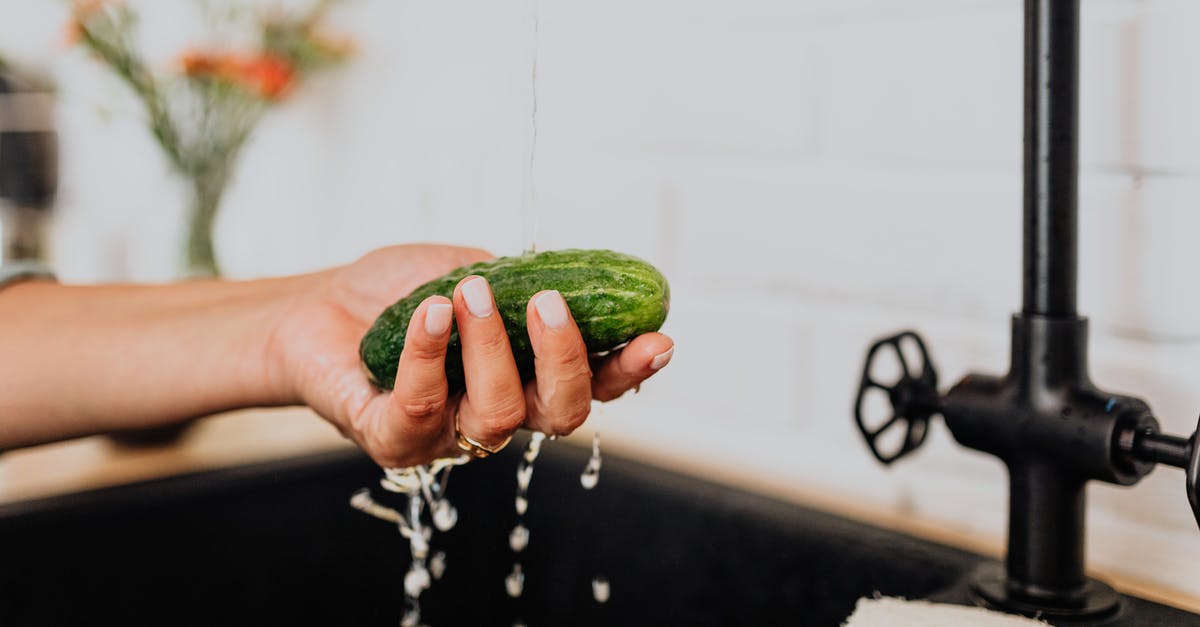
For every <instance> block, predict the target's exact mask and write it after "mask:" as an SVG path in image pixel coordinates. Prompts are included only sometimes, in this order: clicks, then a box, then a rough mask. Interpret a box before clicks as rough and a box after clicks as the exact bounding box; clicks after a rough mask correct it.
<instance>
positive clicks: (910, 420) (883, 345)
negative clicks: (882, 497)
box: [854, 331, 941, 464]
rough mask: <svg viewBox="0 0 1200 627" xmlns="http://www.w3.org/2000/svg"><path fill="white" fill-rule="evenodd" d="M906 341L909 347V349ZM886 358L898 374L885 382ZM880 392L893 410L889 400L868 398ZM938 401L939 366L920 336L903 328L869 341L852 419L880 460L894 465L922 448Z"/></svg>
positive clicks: (938, 403) (937, 406)
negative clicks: (901, 330) (934, 364)
mask: <svg viewBox="0 0 1200 627" xmlns="http://www.w3.org/2000/svg"><path fill="white" fill-rule="evenodd" d="M905 345H908V346H909V347H910V350H907V351H906V350H905ZM889 355H891V356H892V357H888V356H889ZM887 359H894V360H895V361H894V364H893V365H898V366H899V368H898V370H899V373H898V375H896V374H892V376H889V377H887V378H888V380H881V379H883V378H884V377H885V375H884V374H882V373H880V372H878V370H879V365H880V364H881V363H882V362H884V360H887ZM917 362H919V363H917ZM893 378H894V380H891V379H893ZM880 394H886V396H887V398H886V401H887V402H886V404H890V406H891V408H890V410H888V409H885V408H884V405H885V403H880V402H876V403H872V402H871V401H870V398H871V396H872V395H876V396H878V395H880ZM940 405H941V403H940V397H939V396H938V391H937V370H936V369H935V368H934V366H933V362H932V361H930V359H929V351H928V350H926V349H925V342H924V341H922V340H921V337H920V336H919V335H917V334H916V333H914V332H912V331H904V332H903V333H898V334H896V335H893V336H891V337H885V338H883V339H881V340H879V341H877V342H875V343H874V344H872V345H871V348H870V350H868V351H867V360H866V363H865V364H863V372H862V380H861V381H860V382H859V385H858V396H857V398H856V399H855V402H854V420H855V422H857V423H858V429H859V431H861V432H862V435H863V438H865V439H866V441H867V446H868V447H870V449H871V453H873V454H874V455H875V458H876V459H878V460H879V461H881V462H883V463H884V464H891V463H892V462H894V461H896V460H897V459H900V458H901V457H904V456H905V455H907V454H909V453H911V452H912V451H913V450H914V449H916V448H917V447H918V446H920V445H921V444H922V443H923V442H924V441H925V435H926V433H927V432H928V427H929V418H930V417H931V416H932V415H933V414H936V413H937V412H938V411H939V407H940ZM872 414H874V415H872ZM899 429H903V432H902V433H900V432H899V431H898V430H899Z"/></svg>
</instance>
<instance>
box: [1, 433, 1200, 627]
mask: <svg viewBox="0 0 1200 627" xmlns="http://www.w3.org/2000/svg"><path fill="white" fill-rule="evenodd" d="M519 444H520V443H519V442H517V443H514V446H513V447H510V449H509V450H508V451H506V452H505V453H504V454H502V455H498V456H496V457H494V458H491V459H488V460H483V461H478V462H472V463H471V464H468V465H467V466H464V467H461V468H457V469H455V470H454V471H453V473H452V475H451V481H450V487H449V491H448V492H449V494H450V499H451V501H452V502H453V503H454V504H455V505H456V506H457V507H458V510H459V514H460V515H459V523H458V525H457V526H456V527H455V528H454V529H453V530H451V531H449V532H447V533H440V534H437V535H436V536H435V538H434V550H444V551H445V552H446V554H447V563H448V568H447V570H446V574H445V576H444V577H443V578H442V579H440V580H438V581H435V582H434V584H433V587H432V588H431V589H430V590H429V591H427V592H426V593H425V595H423V597H422V605H423V608H424V620H425V622H426V623H428V624H430V625H432V626H434V627H437V626H439V625H505V626H509V625H512V624H513V622H514V620H515V619H517V618H520V619H522V620H524V621H525V622H526V623H527V624H528V625H530V626H535V625H831V626H832V625H839V624H840V623H841V622H842V621H843V620H844V619H845V618H846V617H847V616H848V615H849V614H850V612H851V611H852V610H853V607H854V603H855V601H856V600H857V599H858V598H860V597H862V596H869V595H872V594H883V595H894V596H903V597H908V598H918V597H922V598H927V597H932V598H935V599H943V600H956V599H965V597H964V593H963V591H964V590H965V587H964V585H963V582H964V580H965V576H966V574H967V573H969V572H970V571H971V570H973V569H974V568H976V567H978V566H980V565H981V564H983V563H984V562H985V560H984V558H982V557H980V556H978V555H975V554H972V553H968V552H965V551H961V550H957V549H954V548H950V547H946V546H941V545H938V544H934V543H931V542H927V541H924V540H920V539H916V538H913V537H910V536H906V535H903V534H899V533H896V532H893V531H889V530H886V529H882V528H878V527H873V526H870V525H864V524H861V523H858V522H854V521H851V520H848V519H844V518H841V517H838V516H833V515H830V514H828V513H824V512H821V511H816V510H812V509H806V508H803V507H798V506H796V505H794V504H791V503H785V502H781V501H777V500H773V499H770V498H767V497H763V496H759V495H756V494H752V493H748V492H745V491H741V490H737V489H733V488H729V487H724V486H720V485H715V484H712V483H707V482H704V481H700V480H697V479H695V478H691V477H687V476H682V475H678V474H674V473H671V472H667V471H663V470H661V469H657V468H654V467H651V466H647V465H643V464H640V463H638V462H636V461H633V460H629V459H622V458H618V457H616V456H614V455H606V456H605V460H604V469H603V472H602V473H601V479H600V484H599V486H598V487H597V488H595V489H594V490H591V491H585V490H583V489H582V488H581V487H580V484H579V474H580V471H581V470H582V469H583V467H584V464H585V461H586V459H587V454H588V452H587V451H584V450H582V449H579V448H577V447H575V446H573V445H571V444H566V443H549V444H548V445H547V446H546V447H545V448H544V450H543V453H542V457H541V458H540V459H539V460H538V462H537V465H536V468H535V471H534V477H533V482H532V485H531V486H530V490H529V495H530V508H529V512H528V513H527V515H526V525H527V526H528V527H529V528H530V530H531V532H532V535H531V541H530V544H529V547H528V549H526V550H525V552H524V553H522V555H521V563H522V566H523V569H524V571H525V573H526V584H525V593H524V595H523V596H522V597H521V598H520V599H516V600H514V599H512V598H510V597H509V596H508V595H507V594H506V592H505V590H504V583H503V582H504V577H505V575H506V574H507V573H508V572H509V571H510V570H511V569H512V565H513V561H514V559H513V554H512V552H511V550H510V549H509V547H508V540H507V538H508V533H509V531H510V530H511V529H512V526H513V524H514V522H515V520H516V514H515V512H514V510H513V498H514V494H515V468H516V463H517V456H518V452H519V451H518V449H519V448H520V447H519V446H518V445H519ZM379 475H380V473H379V470H378V468H376V467H375V466H374V465H373V464H372V463H371V462H370V461H369V460H367V459H366V458H364V457H363V456H361V455H359V454H357V453H354V452H344V453H333V454H323V455H316V456H310V457H304V458H297V459H293V460H288V461H285V462H274V463H269V464H261V465H255V466H246V467H240V468H232V469H227V470H219V471H213V472H205V473H198V474H193V475H187V476H182V477H174V478H170V479H163V480H158V481H153V482H147V483H141V484H136V485H130V486H124V487H119V488H112V489H106V490H99V491H95V492H89V493H84V494H76V495H70V496H65V497H56V498H53V499H47V500H42V501H35V502H28V503H21V504H14V505H7V506H3V507H0V625H81V624H85V623H88V624H92V623H95V624H110V623H116V624H125V625H134V624H154V625H166V624H169V625H181V624H194V625H216V624H248V623H254V624H271V625H284V624H286V625H301V624H304V625H307V624H315V625H388V626H389V627H394V626H395V625H397V624H399V618H400V614H401V612H402V610H403V586H402V583H401V582H402V580H403V575H404V572H405V571H406V569H407V566H408V552H407V551H408V548H407V543H406V542H405V541H403V540H402V539H401V537H400V535H399V534H398V533H397V530H396V528H395V527H394V526H392V525H390V524H388V523H385V522H382V521H379V520H376V519H374V518H371V517H369V516H366V515H365V514H362V513H360V512H357V511H355V510H353V509H351V508H350V507H349V505H348V501H349V497H350V495H351V494H352V493H353V492H355V491H356V490H358V489H359V488H361V487H365V486H369V487H372V489H373V492H374V493H375V494H377V495H379V494H380V492H381V491H380V490H379V489H378V488H377V486H378V479H379ZM381 498H382V497H381ZM598 575H599V576H603V577H605V578H607V579H608V580H609V581H610V582H611V597H610V599H609V600H608V601H607V602H606V603H603V604H601V603H598V602H597V601H596V600H595V599H594V598H593V594H592V588H591V582H592V579H593V578H594V577H596V576H598ZM1109 622H1110V623H1111V624H1130V625H1172V626H1179V625H1200V616H1196V615H1193V614H1188V613H1185V612H1182V611H1179V610H1175V609H1172V608H1168V607H1165V606H1162V605H1157V604H1154V603H1149V602H1147V601H1143V600H1140V599H1127V600H1126V601H1125V602H1124V603H1123V605H1122V610H1121V613H1120V615H1119V616H1117V617H1115V618H1114V619H1113V620H1110V621H1109Z"/></svg>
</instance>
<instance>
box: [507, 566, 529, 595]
mask: <svg viewBox="0 0 1200 627" xmlns="http://www.w3.org/2000/svg"><path fill="white" fill-rule="evenodd" d="M504 589H505V590H506V591H507V592H508V596H510V597H512V598H514V599H515V598H517V597H520V596H521V593H522V592H524V591H525V573H523V572H521V565H520V564H513V569H512V572H511V573H509V574H508V576H507V577H505V578H504Z"/></svg>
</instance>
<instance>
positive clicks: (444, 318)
mask: <svg viewBox="0 0 1200 627" xmlns="http://www.w3.org/2000/svg"><path fill="white" fill-rule="evenodd" d="M453 314H454V306H453V305H451V304H449V303H433V304H432V305H430V306H428V307H426V308H425V332H426V333H428V334H429V335H442V334H443V333H445V332H446V331H448V330H450V317H451V316H452V315H453Z"/></svg>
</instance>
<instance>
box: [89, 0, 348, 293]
mask: <svg viewBox="0 0 1200 627" xmlns="http://www.w3.org/2000/svg"><path fill="white" fill-rule="evenodd" d="M333 1H334V0H315V1H314V2H311V3H309V5H308V6H307V7H305V8H303V9H291V10H285V9H284V8H282V7H281V6H279V5H274V6H272V7H270V8H269V9H265V10H264V7H262V6H261V4H259V6H250V7H247V6H246V5H247V4H253V3H244V2H242V3H236V2H235V3H232V4H231V5H230V8H229V10H230V11H233V12H237V13H238V15H237V16H235V17H236V18H237V20H234V21H235V22H238V23H248V24H250V28H251V29H252V35H253V36H252V39H255V40H256V41H255V42H254V43H253V44H252V45H250V46H247V47H249V48H250V49H249V50H243V49H231V48H232V47H230V46H227V45H226V46H213V47H201V48H192V49H189V50H187V51H185V52H184V53H183V54H181V55H180V56H179V58H178V60H177V62H176V63H174V64H173V67H171V68H169V69H168V70H167V71H164V72H160V73H156V72H154V71H152V70H151V68H150V67H149V66H148V64H147V63H146V61H145V60H144V59H143V57H142V55H141V54H140V53H139V52H138V50H137V49H136V46H135V39H136V34H137V26H138V21H139V20H138V14H137V12H136V10H135V9H134V8H132V7H131V6H129V5H128V4H126V3H123V2H119V1H117V0H107V1H105V0H74V1H73V2H72V10H71V23H70V24H69V29H70V31H69V39H70V41H71V42H72V43H74V44H76V45H79V46H82V47H84V48H86V49H87V50H88V51H90V52H91V53H92V54H93V55H94V56H95V57H96V58H98V59H99V60H100V61H101V62H102V63H103V64H104V65H106V66H107V67H108V68H109V69H110V70H112V71H113V72H114V73H115V74H116V75H117V77H119V78H120V79H121V81H122V82H124V83H125V84H126V85H127V86H129V88H130V89H132V90H133V92H134V94H135V95H136V96H137V99H138V100H139V101H140V102H141V104H142V105H143V107H144V108H145V112H146V121H147V123H148V125H149V127H150V132H151V133H152V134H153V136H154V138H155V140H156V141H157V142H158V145H159V146H160V147H161V148H162V150H163V152H164V153H165V155H166V157H167V159H168V160H169V161H170V163H171V165H172V166H173V167H174V168H175V170H177V171H178V172H179V173H180V174H182V175H183V176H184V177H185V178H186V179H187V181H188V183H189V185H190V192H191V194H192V197H191V203H192V204H191V208H190V214H189V217H188V232H187V244H186V249H185V251H186V257H185V263H186V272H187V274H188V275H189V276H192V277H205V276H219V275H220V274H221V270H220V266H219V264H218V263H217V259H216V256H215V254H214V250H213V225H214V223H215V221H216V217H217V213H218V210H219V209H220V204H221V197H222V195H223V193H224V191H225V189H226V187H227V185H228V183H229V181H230V178H231V175H232V173H233V170H234V167H235V164H236V162H237V158H238V154H239V153H240V151H241V150H242V148H243V147H244V146H245V144H246V140H247V139H248V138H249V136H250V134H251V132H252V131H253V130H254V128H255V126H256V125H257V124H258V122H259V120H260V119H261V118H262V116H263V114H264V113H265V112H266V111H267V110H268V109H270V108H271V107H272V106H276V105H278V104H279V103H281V102H282V101H284V100H285V99H286V98H287V96H288V95H290V94H291V93H292V92H293V91H294V90H295V89H296V87H297V86H298V85H299V84H300V83H301V82H302V81H303V80H304V79H306V78H307V77H309V76H310V75H312V74H313V73H314V72H317V71H319V70H322V69H325V68H329V67H332V66H335V65H337V64H338V63H340V62H342V61H343V60H345V59H346V58H347V57H348V56H349V55H350V53H351V52H352V50H353V46H352V44H351V43H350V42H349V41H347V40H344V39H335V38H332V37H330V36H328V35H325V34H324V33H323V31H322V23H323V21H324V18H325V15H326V13H327V10H328V8H329V6H330V5H331V3H332V2H333ZM291 4H292V5H295V4H296V3H294V2H293V3H291Z"/></svg>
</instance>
